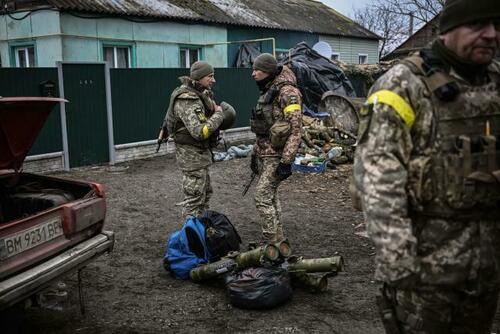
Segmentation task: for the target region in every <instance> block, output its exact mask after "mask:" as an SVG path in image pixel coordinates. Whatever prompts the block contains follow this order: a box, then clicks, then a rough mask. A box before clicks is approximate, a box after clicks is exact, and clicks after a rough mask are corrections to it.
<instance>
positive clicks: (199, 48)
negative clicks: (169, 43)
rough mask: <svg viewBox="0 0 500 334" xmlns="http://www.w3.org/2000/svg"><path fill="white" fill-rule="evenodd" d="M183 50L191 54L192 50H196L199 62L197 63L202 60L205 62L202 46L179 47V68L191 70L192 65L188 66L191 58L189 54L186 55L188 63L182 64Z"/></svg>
mask: <svg viewBox="0 0 500 334" xmlns="http://www.w3.org/2000/svg"><path fill="white" fill-rule="evenodd" d="M183 50H187V51H189V53H190V52H191V50H196V51H198V60H197V61H200V60H203V55H204V54H203V47H201V46H200V45H184V44H183V45H179V53H178V55H179V67H180V68H190V67H191V65H192V64H187V62H188V61H189V59H190V57H189V53H186V63H184V64H182V63H181V61H182V57H181V52H182V51H183Z"/></svg>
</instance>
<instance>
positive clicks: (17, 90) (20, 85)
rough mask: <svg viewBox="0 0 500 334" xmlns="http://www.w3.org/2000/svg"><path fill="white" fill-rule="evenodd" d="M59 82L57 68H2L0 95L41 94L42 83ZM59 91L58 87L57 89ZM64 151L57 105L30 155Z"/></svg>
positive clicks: (0, 70)
mask: <svg viewBox="0 0 500 334" xmlns="http://www.w3.org/2000/svg"><path fill="white" fill-rule="evenodd" d="M44 81H52V82H54V83H56V84H57V82H58V80H57V69H56V68H42V67H38V68H0V96H41V91H40V83H42V82H44ZM56 92H57V93H58V89H56ZM60 151H62V137H61V116H60V113H59V106H57V107H56V108H55V109H54V111H53V112H52V114H51V115H50V116H49V119H48V120H47V123H45V126H44V127H43V129H42V131H41V132H40V135H39V136H38V138H37V139H36V141H35V143H34V145H33V147H32V148H31V150H30V151H29V153H28V154H29V155H35V154H43V153H52V152H60Z"/></svg>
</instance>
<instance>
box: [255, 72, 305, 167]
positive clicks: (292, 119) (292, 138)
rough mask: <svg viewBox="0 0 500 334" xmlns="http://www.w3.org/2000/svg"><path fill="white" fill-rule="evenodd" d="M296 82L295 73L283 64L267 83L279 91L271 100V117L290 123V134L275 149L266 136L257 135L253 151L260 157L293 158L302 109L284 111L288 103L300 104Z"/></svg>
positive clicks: (300, 97) (287, 161)
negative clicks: (281, 68) (275, 75)
mask: <svg viewBox="0 0 500 334" xmlns="http://www.w3.org/2000/svg"><path fill="white" fill-rule="evenodd" d="M288 82H289V83H292V84H296V83H297V79H296V77H295V74H294V73H293V72H292V70H291V69H289V68H288V67H286V66H283V70H282V71H281V73H280V74H278V76H277V77H276V79H275V80H274V81H273V82H272V83H270V84H269V86H275V87H279V92H278V94H277V96H276V98H275V99H274V101H272V105H273V107H272V113H273V115H272V116H273V119H274V121H275V122H277V121H283V120H285V121H288V122H289V124H290V135H289V136H288V139H287V140H286V143H285V146H284V147H283V148H282V149H280V150H276V149H274V148H273V146H272V145H271V141H270V139H269V137H268V136H259V135H257V139H256V143H255V148H254V150H255V153H256V154H257V155H258V156H260V157H266V156H274V157H281V161H282V162H284V163H292V162H293V161H294V159H295V154H296V153H297V150H298V148H299V145H300V141H301V128H302V110H301V108H300V109H298V108H297V109H295V110H293V111H290V112H285V110H286V108H287V106H289V105H290V104H294V105H299V106H300V107H301V106H302V96H301V94H300V91H299V89H298V88H297V87H295V86H294V85H292V84H287V83H288Z"/></svg>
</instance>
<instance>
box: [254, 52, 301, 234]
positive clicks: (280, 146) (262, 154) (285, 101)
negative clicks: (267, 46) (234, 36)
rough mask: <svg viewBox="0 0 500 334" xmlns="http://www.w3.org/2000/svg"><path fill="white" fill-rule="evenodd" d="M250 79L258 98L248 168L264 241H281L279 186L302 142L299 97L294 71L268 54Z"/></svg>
mask: <svg viewBox="0 0 500 334" xmlns="http://www.w3.org/2000/svg"><path fill="white" fill-rule="evenodd" d="M252 77H253V78H254V80H255V81H256V82H257V85H258V86H259V89H260V92H261V95H260V97H259V100H258V101H257V106H256V108H255V109H254V111H253V115H252V118H251V120H250V125H251V129H252V131H253V132H254V133H255V134H256V137H257V139H256V143H255V146H254V152H253V155H252V164H251V166H250V167H251V169H252V171H253V172H254V173H257V174H259V175H260V178H259V182H258V183H257V187H256V192H255V205H256V207H257V210H258V211H259V214H260V217H261V221H262V238H263V240H262V241H263V242H277V241H281V240H284V238H285V237H284V234H283V226H282V223H281V217H280V216H281V206H280V201H279V198H278V186H279V184H280V183H281V181H283V180H285V179H287V178H288V177H289V176H290V175H291V174H292V165H291V164H292V163H293V161H294V159H295V154H296V153H297V149H298V147H299V144H300V140H301V134H300V131H301V127H302V97H301V94H300V91H299V90H298V88H297V86H296V83H297V79H296V78H295V75H294V74H293V72H292V71H291V70H290V69H289V68H288V67H286V66H283V67H281V66H278V65H277V62H276V58H274V57H273V56H272V55H270V54H268V53H263V54H261V55H259V56H258V57H257V58H256V59H255V62H254V64H253V72H252Z"/></svg>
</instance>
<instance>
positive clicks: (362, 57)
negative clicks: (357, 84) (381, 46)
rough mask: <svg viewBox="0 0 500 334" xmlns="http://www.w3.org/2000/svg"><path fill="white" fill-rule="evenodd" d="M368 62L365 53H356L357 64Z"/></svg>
mask: <svg viewBox="0 0 500 334" xmlns="http://www.w3.org/2000/svg"><path fill="white" fill-rule="evenodd" d="M367 63H368V55H367V54H361V53H360V54H358V64H367Z"/></svg>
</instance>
